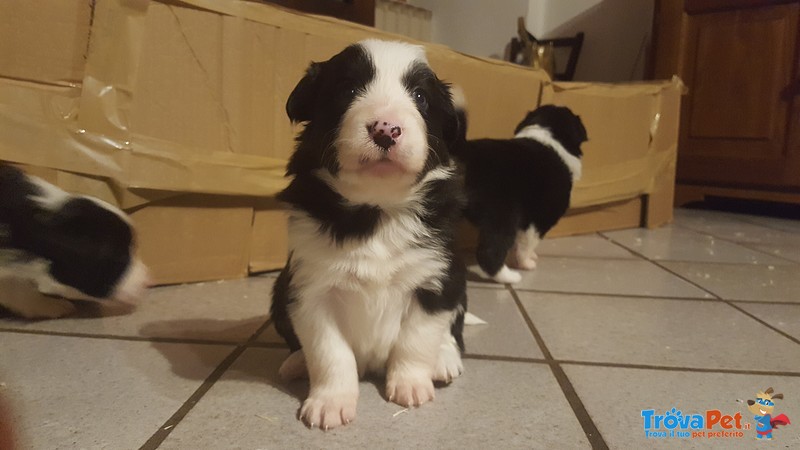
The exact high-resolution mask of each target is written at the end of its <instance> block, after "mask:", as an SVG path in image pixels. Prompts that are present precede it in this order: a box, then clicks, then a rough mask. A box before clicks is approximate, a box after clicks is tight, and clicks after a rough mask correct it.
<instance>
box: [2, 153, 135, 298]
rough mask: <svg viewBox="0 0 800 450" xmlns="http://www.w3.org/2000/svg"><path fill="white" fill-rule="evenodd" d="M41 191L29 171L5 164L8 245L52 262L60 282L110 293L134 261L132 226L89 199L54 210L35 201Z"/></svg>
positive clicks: (99, 294)
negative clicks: (30, 179) (132, 257)
mask: <svg viewBox="0 0 800 450" xmlns="http://www.w3.org/2000/svg"><path fill="white" fill-rule="evenodd" d="M39 195H41V192H40V189H39V188H38V187H37V186H36V185H35V184H33V183H31V182H30V181H29V179H28V178H27V176H26V175H25V174H23V173H22V172H21V171H19V170H18V169H16V168H14V167H12V166H9V165H4V164H0V222H2V223H3V224H4V226H5V228H6V233H5V234H6V237H5V238H4V245H5V246H7V247H9V248H12V249H17V250H22V251H25V252H28V253H30V254H31V255H33V256H36V257H39V258H43V259H45V260H48V261H50V269H49V270H50V275H51V276H52V277H53V278H54V279H55V280H56V281H58V282H59V283H61V284H64V285H67V286H71V287H73V288H75V289H77V290H79V291H81V292H83V293H84V294H86V295H90V296H93V297H98V298H103V297H107V296H109V295H110V294H111V293H112V291H113V289H114V287H115V286H116V284H117V283H118V282H119V280H120V278H121V276H122V274H123V273H124V272H125V270H126V269H127V268H128V266H129V265H130V263H131V255H130V250H131V245H132V243H133V232H132V230H131V228H130V226H129V225H128V224H127V223H126V222H125V221H124V220H123V219H122V218H121V217H119V216H118V215H117V214H114V213H113V212H111V211H109V210H107V209H105V208H103V207H101V206H99V205H98V204H96V203H95V202H93V201H91V200H89V199H86V198H83V197H71V198H70V199H69V200H67V201H66V203H64V204H63V205H60V207H59V208H58V209H54V210H50V209H46V208H44V207H43V206H42V205H41V204H40V203H39V202H37V201H35V200H33V198H34V197H37V196H39Z"/></svg>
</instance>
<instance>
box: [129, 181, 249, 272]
mask: <svg viewBox="0 0 800 450" xmlns="http://www.w3.org/2000/svg"><path fill="white" fill-rule="evenodd" d="M230 203H231V201H230V199H214V198H207V197H205V198H204V197H197V196H187V197H184V198H180V199H174V200H168V201H165V202H159V203H158V204H154V205H151V206H148V207H145V208H143V209H141V210H138V211H135V212H133V213H132V214H131V218H132V220H133V222H134V225H135V227H136V230H137V233H138V242H139V255H140V256H141V258H142V261H144V263H145V264H147V265H148V267H149V269H150V271H151V275H152V277H153V281H154V282H155V283H156V284H168V283H184V282H192V281H205V280H221V279H227V278H237V277H244V276H246V275H247V265H248V259H249V247H250V235H251V234H250V233H251V224H252V219H253V209H252V208H251V207H248V206H228V205H230Z"/></svg>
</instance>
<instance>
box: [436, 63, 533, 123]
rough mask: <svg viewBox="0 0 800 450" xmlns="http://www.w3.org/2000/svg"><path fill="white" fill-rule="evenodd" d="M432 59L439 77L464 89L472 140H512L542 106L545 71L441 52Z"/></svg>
mask: <svg viewBox="0 0 800 450" xmlns="http://www.w3.org/2000/svg"><path fill="white" fill-rule="evenodd" d="M429 59H430V62H431V65H432V66H433V69H434V70H435V71H436V73H437V75H438V76H439V78H442V79H443V80H445V81H448V82H451V83H453V84H457V85H458V86H459V87H461V88H462V89H463V90H464V95H465V97H466V100H467V114H468V122H469V128H468V137H469V138H470V139H477V138H498V139H506V138H510V137H512V136H513V134H514V128H515V127H516V125H517V124H518V123H519V122H520V121H521V120H522V119H523V118H524V117H525V114H526V113H527V112H528V111H530V110H532V109H535V108H536V106H537V105H538V103H539V92H540V89H541V83H542V80H543V78H542V74H543V73H544V72H537V71H533V70H528V69H525V68H521V67H509V66H502V65H493V64H488V63H486V62H485V61H483V60H478V59H474V58H466V57H464V58H452V57H448V56H447V55H442V54H437V53H433V54H432V55H430V58H429ZM487 86H502V87H503V88H502V89H487Z"/></svg>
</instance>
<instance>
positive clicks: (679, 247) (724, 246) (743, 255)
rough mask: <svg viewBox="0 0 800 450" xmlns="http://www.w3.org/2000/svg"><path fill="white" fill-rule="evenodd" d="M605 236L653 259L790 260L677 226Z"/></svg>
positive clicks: (717, 260) (718, 260)
mask: <svg viewBox="0 0 800 450" xmlns="http://www.w3.org/2000/svg"><path fill="white" fill-rule="evenodd" d="M603 234H604V235H605V236H607V237H608V238H610V239H612V240H614V241H615V242H618V243H619V244H621V245H624V246H625V247H626V248H629V249H631V250H633V251H635V252H637V253H640V254H642V255H644V256H645V257H647V258H649V259H653V260H671V261H703V262H725V263H740V264H791V263H790V262H788V261H786V260H785V259H781V258H776V257H773V256H770V255H768V254H766V253H763V252H760V251H756V250H751V249H749V248H746V247H743V246H741V245H737V244H735V243H733V242H728V241H724V240H720V239H719V238H716V237H714V236H711V235H708V234H703V233H698V232H696V231H693V230H690V229H687V228H680V227H674V226H673V227H670V226H666V227H661V228H657V229H655V230H647V229H644V228H636V229H631V230H622V231H612V232H608V233H603Z"/></svg>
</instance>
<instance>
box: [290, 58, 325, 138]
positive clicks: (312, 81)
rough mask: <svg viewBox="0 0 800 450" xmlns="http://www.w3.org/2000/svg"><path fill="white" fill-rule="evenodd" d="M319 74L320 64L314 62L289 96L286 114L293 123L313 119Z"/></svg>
mask: <svg viewBox="0 0 800 450" xmlns="http://www.w3.org/2000/svg"><path fill="white" fill-rule="evenodd" d="M319 72H320V63H315V62H312V63H311V64H310V65H309V66H308V69H306V74H305V76H304V77H303V78H302V79H301V80H300V82H299V83H297V86H295V87H294V90H293V91H292V93H291V94H289V100H287V101H286V114H287V115H288V116H289V120H291V121H292V122H293V123H297V122H307V121H309V120H311V118H312V117H313V115H314V103H315V102H316V97H317V85H318V82H317V79H318V78H319Z"/></svg>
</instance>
